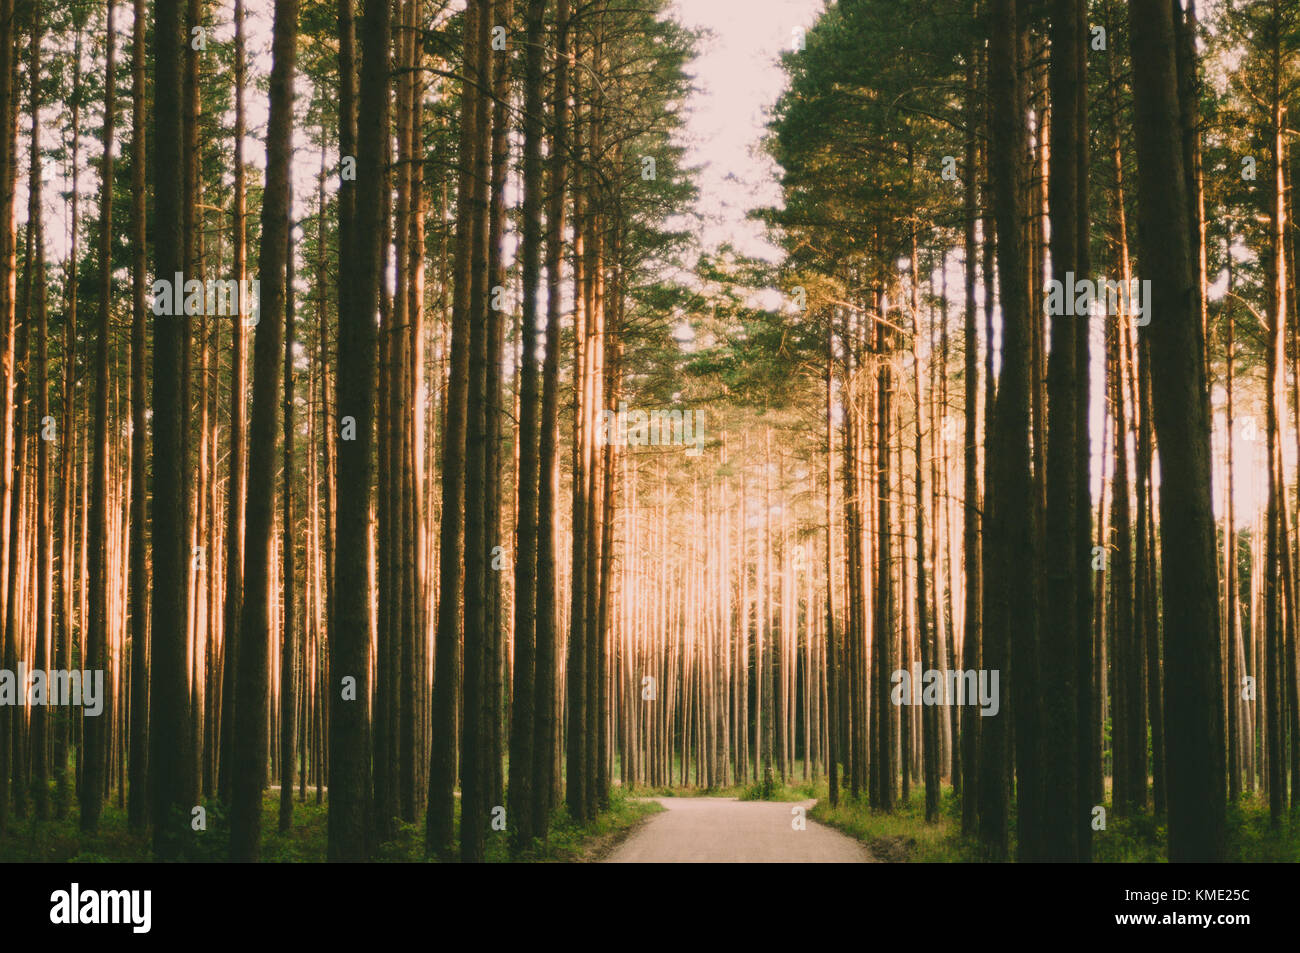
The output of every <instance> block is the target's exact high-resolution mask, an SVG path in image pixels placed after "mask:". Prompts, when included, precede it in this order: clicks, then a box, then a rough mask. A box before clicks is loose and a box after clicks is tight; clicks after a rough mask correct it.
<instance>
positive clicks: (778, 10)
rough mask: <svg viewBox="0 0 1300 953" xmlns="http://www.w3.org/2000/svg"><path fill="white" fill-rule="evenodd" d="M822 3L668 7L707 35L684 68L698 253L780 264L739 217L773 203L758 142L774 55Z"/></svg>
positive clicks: (755, 228) (700, 2)
mask: <svg viewBox="0 0 1300 953" xmlns="http://www.w3.org/2000/svg"><path fill="white" fill-rule="evenodd" d="M823 7H824V4H823V3H822V0H674V2H673V4H672V10H673V12H674V14H675V16H676V18H677V19H678V20H679V21H680V22H681V23H683V24H684V25H686V26H688V27H693V28H702V29H705V30H707V31H709V35H708V36H705V37H704V39H703V40H702V41H701V42H700V45H699V52H700V55H699V57H698V58H697V59H696V60H695V61H693V62H692V63H691V64H690V65H689V66H688V67H687V72H688V73H689V74H690V75H691V76H692V78H693V80H694V83H695V85H696V87H697V92H696V93H695V95H694V96H693V97H692V98H691V100H690V108H689V110H688V112H689V118H688V126H687V136H688V147H689V148H688V152H687V156H686V162H687V165H688V166H699V167H700V176H699V188H700V212H701V214H702V215H703V216H704V217H705V228H704V233H703V234H702V235H701V236H700V241H701V243H702V244H703V245H704V246H705V248H713V247H716V246H717V245H718V244H720V243H722V242H725V241H730V242H731V243H732V244H734V245H735V246H736V248H737V250H739V251H741V252H743V253H745V254H749V255H756V256H762V257H764V258H767V259H769V260H773V261H775V260H777V259H778V258H779V253H778V251H777V250H776V249H775V248H774V247H773V246H772V245H771V244H770V243H769V242H767V241H766V239H765V237H764V234H763V232H764V229H763V226H762V225H761V224H760V223H758V222H752V221H748V220H747V219H746V218H745V214H746V212H748V211H749V210H750V209H752V208H756V207H759V206H763V205H772V204H775V203H777V202H779V201H780V195H781V191H780V188H779V186H778V184H777V181H776V178H775V167H774V165H773V163H772V162H771V160H769V159H768V158H766V157H765V156H764V155H763V154H762V152H761V148H760V145H759V142H760V140H761V138H762V136H763V133H764V126H765V124H766V122H767V118H768V113H769V111H770V109H771V107H772V106H773V105H774V104H775V103H776V100H777V98H778V97H779V96H780V95H781V92H782V90H783V89H784V87H785V74H784V73H783V72H782V70H781V67H780V63H779V61H778V56H779V55H780V53H781V52H783V51H785V50H789V49H790V48H791V46H792V44H793V41H794V37H795V30H796V28H802V29H804V30H806V29H808V28H809V27H810V26H812V24H813V21H814V20H816V18H817V15H818V14H819V13H820V12H821V10H822V9H823Z"/></svg>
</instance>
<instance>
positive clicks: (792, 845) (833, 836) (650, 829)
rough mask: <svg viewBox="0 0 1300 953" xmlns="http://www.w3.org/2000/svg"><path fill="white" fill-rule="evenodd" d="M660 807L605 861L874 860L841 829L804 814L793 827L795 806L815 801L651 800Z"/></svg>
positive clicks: (757, 861)
mask: <svg viewBox="0 0 1300 953" xmlns="http://www.w3.org/2000/svg"><path fill="white" fill-rule="evenodd" d="M654 800H656V801H658V802H659V803H660V804H662V805H663V806H664V811H663V813H661V814H656V815H654V816H653V817H651V818H650V819H649V820H648V821H647V822H646V823H645V824H644V825H643V826H642V827H641V829H640V830H638V831H637V832H636V833H634V834H633V835H632V836H631V837H629V838H628V839H627V840H626V841H624V842H623V843H622V844H620V845H619V846H618V847H617V848H616V849H615V850H614V851H612V852H611V853H610V854H609V856H607V857H606V858H605V863H610V864H617V863H849V864H860V863H868V862H871V861H872V860H874V858H873V857H872V856H871V854H870V853H869V852H868V851H867V849H866V848H865V847H863V846H862V845H861V844H859V843H858V842H857V841H855V840H853V839H852V838H851V837H848V836H846V835H844V834H841V833H840V832H839V831H835V830H832V829H831V828H829V827H824V826H822V825H821V824H818V823H817V822H816V821H813V820H810V819H807V818H805V819H804V829H803V830H796V829H795V827H794V824H793V822H794V821H795V820H796V817H797V815H796V814H795V813H794V811H793V809H794V808H799V807H802V808H803V809H804V810H805V811H807V810H808V809H810V808H811V807H812V806H813V804H814V803H815V802H813V801H801V802H799V803H798V804H795V803H791V802H788V801H787V802H774V801H738V800H736V799H735V798H721V797H662V798H655V799H654Z"/></svg>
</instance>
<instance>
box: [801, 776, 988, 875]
mask: <svg viewBox="0 0 1300 953" xmlns="http://www.w3.org/2000/svg"><path fill="white" fill-rule="evenodd" d="M817 797H818V801H817V805H816V806H815V807H814V808H813V809H812V811H811V813H810V814H809V816H810V817H812V819H813V820H816V821H820V822H821V823H823V824H826V825H827V826H829V827H834V828H836V829H837V830H841V831H843V832H844V833H845V834H848V835H849V836H851V837H855V838H857V839H858V840H860V841H861V842H862V843H863V844H865V845H866V846H867V849H868V850H870V851H871V852H872V854H874V855H875V857H876V859H877V860H882V861H901V862H919V863H959V862H967V861H975V860H979V859H980V852H979V848H978V845H976V844H975V842H974V841H973V840H971V839H969V838H964V837H963V836H962V834H961V803H960V801H958V800H957V798H956V797H954V796H953V793H952V788H951V787H947V786H945V787H944V789H943V794H942V796H941V798H940V800H939V815H938V817H937V818H936V819H935V821H934V823H932V824H927V823H926V821H925V790H924V788H921V787H916V788H913V789H912V792H911V796H910V797H908V798H907V799H906V800H904V799H902V798H900V799H899V800H898V802H897V804H896V805H895V809H894V811H892V812H884V811H873V810H872V809H871V808H870V807H869V806H868V805H867V802H866V801H865V800H864V799H858V800H854V799H852V798H851V797H849V796H848V793H847V792H845V791H841V792H840V803H839V804H838V805H836V806H835V807H831V805H830V799H829V797H828V791H827V788H826V783H825V782H824V781H823V782H821V783H820V784H819V785H818V793H817Z"/></svg>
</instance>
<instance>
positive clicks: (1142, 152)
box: [1129, 0, 1225, 861]
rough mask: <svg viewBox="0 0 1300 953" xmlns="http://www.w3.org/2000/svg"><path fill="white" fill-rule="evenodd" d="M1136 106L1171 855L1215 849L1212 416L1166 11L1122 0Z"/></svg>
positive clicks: (1213, 856)
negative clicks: (1155, 450)
mask: <svg viewBox="0 0 1300 953" xmlns="http://www.w3.org/2000/svg"><path fill="white" fill-rule="evenodd" d="M1129 19H1130V25H1131V30H1132V34H1131V41H1132V49H1133V54H1134V55H1133V90H1134V94H1135V95H1134V98H1135V102H1136V107H1137V115H1136V121H1135V127H1136V129H1137V146H1138V181H1139V189H1138V199H1139V203H1138V207H1139V213H1140V221H1141V235H1142V238H1143V248H1142V261H1143V270H1144V272H1145V273H1146V274H1148V275H1150V280H1151V288H1152V295H1153V300H1151V301H1150V302H1148V303H1147V307H1148V308H1150V309H1151V311H1152V314H1157V315H1160V314H1163V315H1170V316H1176V315H1180V314H1181V318H1170V319H1167V320H1153V321H1152V322H1151V323H1150V324H1149V325H1148V326H1147V327H1146V328H1145V330H1144V333H1145V334H1146V335H1147V339H1148V341H1149V342H1150V353H1151V379H1152V388H1151V389H1152V396H1153V399H1154V404H1153V410H1154V417H1155V428H1156V434H1157V437H1158V440H1159V449H1160V464H1161V466H1160V471H1161V486H1160V517H1161V518H1160V527H1161V546H1162V550H1161V556H1162V564H1163V566H1162V568H1163V573H1162V577H1161V580H1162V587H1163V597H1164V598H1163V605H1164V623H1165V639H1164V668H1165V673H1164V674H1165V683H1164V684H1165V699H1164V701H1165V714H1166V716H1167V718H1168V724H1169V728H1170V730H1169V732H1168V735H1167V737H1166V739H1165V742H1166V751H1165V757H1166V760H1167V770H1168V781H1169V783H1168V789H1167V790H1168V800H1169V813H1168V817H1169V859H1170V860H1171V861H1186V860H1202V861H1205V860H1220V859H1222V857H1223V853H1224V814H1225V811H1224V799H1225V790H1224V765H1223V760H1224V759H1223V739H1222V726H1221V725H1220V724H1219V721H1220V719H1221V711H1220V707H1219V704H1218V701H1217V698H1218V693H1219V683H1218V673H1217V671H1216V667H1215V665H1214V657H1215V655H1216V654H1217V652H1218V638H1219V633H1218V618H1219V616H1218V611H1217V607H1216V606H1215V604H1214V603H1215V599H1216V594H1217V592H1218V584H1217V570H1216V566H1215V531H1214V516H1213V510H1212V506H1211V499H1210V446H1209V439H1210V438H1209V435H1210V426H1209V420H1208V419H1207V418H1206V405H1205V401H1204V396H1203V395H1204V391H1205V388H1206V381H1205V372H1204V364H1203V361H1202V357H1201V353H1202V348H1203V346H1204V342H1203V341H1202V340H1201V337H1200V321H1199V315H1198V314H1195V313H1193V310H1192V305H1194V303H1195V297H1194V293H1193V292H1194V289H1193V284H1194V281H1195V278H1194V273H1193V262H1192V257H1191V247H1190V241H1189V229H1190V222H1189V221H1188V215H1187V207H1188V206H1187V199H1186V189H1185V180H1184V177H1183V157H1182V151H1181V130H1180V129H1179V122H1178V116H1179V113H1178V73H1177V65H1176V63H1175V57H1174V25H1173V22H1172V10H1171V8H1170V4H1169V3H1168V2H1166V0H1129Z"/></svg>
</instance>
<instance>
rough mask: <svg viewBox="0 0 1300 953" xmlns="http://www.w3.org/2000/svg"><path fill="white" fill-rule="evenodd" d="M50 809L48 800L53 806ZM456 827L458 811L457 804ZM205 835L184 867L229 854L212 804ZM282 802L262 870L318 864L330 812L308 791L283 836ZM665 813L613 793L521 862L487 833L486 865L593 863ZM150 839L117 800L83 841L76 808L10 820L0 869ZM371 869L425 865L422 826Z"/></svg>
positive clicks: (139, 857)
mask: <svg viewBox="0 0 1300 953" xmlns="http://www.w3.org/2000/svg"><path fill="white" fill-rule="evenodd" d="M52 803H53V798H52ZM456 804H457V808H456V813H457V823H459V814H460V810H459V805H460V800H459V798H457V802H456ZM205 809H206V811H207V817H206V822H207V830H205V831H204V832H203V834H202V835H201V836H200V837H197V838H196V839H195V844H196V848H195V850H194V851H193V852H192V853H191V855H190V856H188V857H186V858H185V859H186V860H189V861H197V862H219V861H224V860H226V858H227V856H228V850H229V846H228V845H229V839H228V829H227V823H226V818H225V813H224V811H223V810H222V808H221V806H220V805H219V804H217V803H215V802H208V803H207V804H206V805H205ZM279 810H280V797H279V789H278V786H277V788H276V790H275V791H274V792H268V793H267V794H266V795H264V797H263V800H262V849H261V858H262V860H263V861H265V862H272V863H273V862H296V863H304V862H305V863H313V862H323V861H324V860H325V855H326V835H327V831H328V820H329V809H328V804H327V803H321V804H317V803H316V799H315V788H309V789H308V794H307V800H306V801H299V800H297V799H296V798H295V799H294V805H293V826H292V827H291V828H290V829H289V830H288V831H286V832H285V833H280V832H279V829H278V818H279ZM662 810H663V808H662V807H660V806H659V805H658V804H656V803H654V802H653V801H648V800H642V799H638V798H631V797H627V796H626V795H624V794H623V793H622V792H621V791H620V790H619V789H618V788H617V787H615V788H614V789H612V790H611V791H610V804H609V808H608V809H607V810H605V811H602V812H601V813H600V814H598V815H597V816H596V818H595V819H594V820H592V821H590V822H588V823H586V824H575V823H573V822H572V821H571V820H569V818H568V816H567V814H566V813H565V811H564V808H563V807H561V808H560V809H559V810H557V811H556V813H555V816H554V819H553V822H552V825H551V830H550V833H549V836H548V837H547V839H546V842H545V843H542V842H541V841H535V842H534V845H533V847H532V848H531V849H530V850H528V851H525V852H524V853H523V854H522V855H521V856H519V857H517V858H512V857H511V856H510V851H509V846H508V842H507V835H506V832H505V831H500V832H495V831H494V832H492V833H490V834H489V835H488V839H487V860H488V861H489V862H495V863H505V862H510V861H512V860H518V861H522V862H541V863H547V862H549V863H555V862H560V863H566V862H567V863H573V862H578V863H583V862H591V861H595V860H599V859H601V858H602V857H604V856H605V855H606V854H607V853H609V851H611V850H612V849H614V847H615V846H617V844H618V843H619V842H620V841H621V840H622V838H623V837H625V836H626V835H627V833H628V832H630V831H633V830H635V829H636V828H637V827H638V826H639V825H640V824H641V823H642V822H643V821H644V820H645V819H647V818H648V817H650V816H651V815H654V814H656V813H658V812H660V811H662ZM152 859H153V858H152V854H151V848H150V843H149V839H148V838H147V837H145V836H143V835H139V834H135V833H132V832H131V831H130V830H129V829H128V826H127V821H126V811H125V809H124V808H122V807H120V806H118V804H117V803H116V800H111V801H108V802H106V803H105V804H104V813H103V816H102V818H101V820H100V825H99V829H98V830H97V831H96V832H95V833H93V834H84V833H82V832H81V830H80V828H79V825H78V813H77V807H76V804H75V802H74V803H73V804H72V805H71V806H70V808H69V809H68V810H66V812H65V814H64V816H63V817H62V818H57V819H56V818H51V819H50V820H46V821H38V820H36V819H35V818H34V817H32V816H30V814H29V816H27V817H23V818H15V817H11V818H10V821H9V828H8V830H7V831H6V833H5V835H4V836H3V837H0V863H12V862H26V863H32V862H36V863H40V862H51V863H62V862H72V863H102V862H128V863H129V862H148V861H150V860H152ZM374 859H375V860H377V861H389V862H398V863H401V862H408V863H409V862H421V861H423V860H425V857H424V822H423V820H421V821H419V822H417V823H414V824H406V823H399V824H398V826H397V829H396V831H395V834H394V837H393V838H392V839H391V840H389V841H386V842H384V843H382V844H380V845H379V846H378V847H377V848H376V850H375V854H374Z"/></svg>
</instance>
